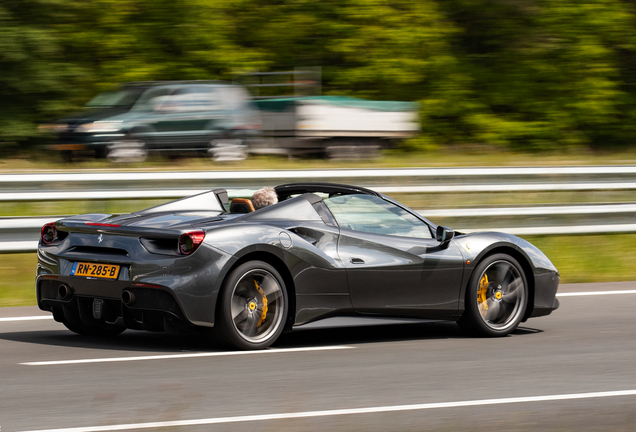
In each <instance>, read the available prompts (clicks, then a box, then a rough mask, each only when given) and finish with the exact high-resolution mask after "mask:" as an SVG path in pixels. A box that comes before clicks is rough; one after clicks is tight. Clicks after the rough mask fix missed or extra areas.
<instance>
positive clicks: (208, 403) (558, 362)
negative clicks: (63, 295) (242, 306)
mask: <svg viewBox="0 0 636 432" xmlns="http://www.w3.org/2000/svg"><path fill="white" fill-rule="evenodd" d="M634 289H636V283H621V284H585V285H578V284H577V285H564V286H562V287H561V288H560V290H559V292H561V293H568V292H570V293H572V292H588V293H590V292H592V293H593V292H598V291H616V290H632V291H633V290H634ZM560 301H561V308H560V309H559V310H557V311H556V312H554V313H553V315H551V316H548V317H544V318H538V319H533V320H529V321H528V322H527V323H525V324H524V325H523V326H522V327H521V328H520V329H519V330H518V331H517V332H516V333H514V334H513V335H511V336H509V337H506V338H502V339H473V338H467V337H465V336H464V335H463V334H462V333H461V332H460V331H459V329H458V328H457V327H456V325H455V324H452V323H436V324H422V325H393V326H384V327H363V328H350V329H330V330H307V331H304V332H297V333H293V334H289V335H286V336H284V337H283V338H282V339H281V340H280V341H279V342H278V343H277V344H276V346H275V347H274V349H278V350H281V352H268V353H260V354H249V355H245V354H240V355H233V353H231V352H230V353H228V352H220V350H219V349H218V348H216V347H210V346H209V345H207V344H206V343H204V342H202V341H201V340H200V339H198V338H197V337H196V336H186V337H184V336H173V335H165V334H153V333H146V332H135V331H126V332H124V333H123V334H122V335H120V336H118V337H117V338H113V339H108V340H94V339H89V338H85V337H82V336H77V335H74V334H72V333H70V332H69V331H67V330H66V329H65V328H64V327H63V326H61V325H60V324H58V323H55V322H54V321H52V320H47V319H44V320H25V321H0V352H2V355H1V356H0V390H1V392H0V427H1V430H2V432H7V431H26V430H43V429H58V428H69V427H81V426H101V425H117V424H132V423H137V424H139V423H147V422H167V421H175V420H178V421H183V422H184V424H189V423H188V422H189V421H190V420H196V419H208V423H210V422H211V421H210V419H211V420H216V421H218V419H220V418H224V417H229V416H240V417H241V418H240V419H236V420H237V421H233V422H230V423H222V424H204V425H198V426H197V425H192V426H185V425H183V424H182V425H180V426H178V427H172V428H170V427H159V426H161V425H163V424H165V423H163V424H158V425H155V426H156V427H153V428H150V429H149V430H165V431H172V430H184V431H208V430H214V431H236V430H239V431H243V430H245V431H247V430H254V429H258V430H262V431H275V430H276V431H278V430H285V431H287V430H289V431H294V430H303V431H305V430H310V431H314V430H315V431H323V430H329V429H337V430H344V431H358V430H365V431H387V430H396V431H407V430H408V431H410V430H413V431H420V430H442V431H446V430H448V431H450V430H476V431H486V430H493V429H497V430H508V431H511V430H512V431H535V430H552V431H567V430H612V431H621V430H625V431H628V430H633V429H634V428H635V427H636V410H635V409H634V408H635V407H636V395H622V396H612V395H609V396H608V397H602V398H600V397H594V398H590V397H586V398H583V399H563V398H560V399H557V400H540V401H521V402H514V401H513V402H514V403H507V402H511V400H510V398H524V397H530V396H548V395H572V394H579V393H588V392H615V391H621V390H636V373H634V364H636V362H635V360H636V337H635V336H634V329H636V315H635V314H634V310H635V309H636V294H634V293H631V294H607V295H590V296H571V297H565V296H563V297H561V298H560ZM20 315H21V316H31V315H41V313H40V312H39V311H38V310H37V309H36V308H4V309H0V319H1V318H6V317H9V316H11V317H15V316H20ZM322 347H324V348H327V349H325V350H322V349H320V348H322ZM304 348H313V349H314V350H313V351H302V350H299V349H304ZM335 348H340V349H335ZM196 353H205V354H206V356H205V357H192V356H189V355H190V354H196ZM214 354H223V355H214ZM158 355H172V356H179V357H177V358H164V359H153V360H150V359H138V360H135V361H116V362H112V361H111V362H95V363H80V364H55V365H25V364H23V363H28V362H45V361H58V360H81V359H92V360H99V359H113V358H122V357H142V358H143V357H147V356H158ZM184 355H185V356H184ZM495 398H496V399H503V400H502V401H499V402H497V403H492V404H489V405H476V402H474V401H478V402H479V401H482V402H479V403H483V401H484V400H486V399H495ZM462 401H473V402H471V403H469V404H468V406H455V405H457V404H453V403H454V402H462ZM443 402H449V403H451V404H450V405H451V406H450V407H443V408H441V407H435V406H430V405H426V407H424V408H422V407H420V408H418V409H409V410H405V411H399V412H390V411H389V412H387V410H389V409H392V407H395V406H398V405H413V404H435V403H443ZM355 408H373V409H375V412H365V413H357V414H356V413H350V412H344V413H340V414H338V415H331V416H324V415H314V414H308V416H307V417H305V418H292V419H281V418H273V419H262V418H261V419H254V418H251V419H250V418H245V416H258V415H262V414H281V413H299V412H311V411H316V410H350V409H355ZM371 411H373V410H371ZM248 420H252V421H248ZM147 430H148V429H147Z"/></svg>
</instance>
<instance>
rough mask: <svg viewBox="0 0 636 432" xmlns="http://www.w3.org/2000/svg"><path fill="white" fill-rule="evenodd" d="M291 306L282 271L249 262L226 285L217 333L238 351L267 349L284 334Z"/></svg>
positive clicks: (234, 272)
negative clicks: (281, 274)
mask: <svg viewBox="0 0 636 432" xmlns="http://www.w3.org/2000/svg"><path fill="white" fill-rule="evenodd" d="M288 305H289V300H288V298H287V289H286V287H285V282H284V281H283V278H282V277H281V276H280V274H279V273H278V271H276V269H275V268H274V267H273V266H271V265H269V264H267V263H266V262H263V261H249V262H246V263H244V264H241V265H240V266H238V267H237V268H236V269H234V270H233V271H232V273H230V275H229V276H228V277H227V278H226V279H225V281H224V283H223V287H222V289H221V293H220V299H219V302H218V309H217V314H216V320H215V321H216V322H215V327H214V333H215V334H216V336H217V337H218V338H219V339H221V340H222V341H223V342H224V343H226V344H228V345H230V346H232V347H235V348H238V349H242V350H257V349H263V348H267V347H268V346H270V345H271V344H272V343H274V342H275V341H276V339H278V337H279V336H280V334H281V333H282V332H283V328H284V326H285V322H286V319H287V310H288Z"/></svg>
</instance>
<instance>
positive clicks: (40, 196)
mask: <svg viewBox="0 0 636 432" xmlns="http://www.w3.org/2000/svg"><path fill="white" fill-rule="evenodd" d="M537 177H538V178H540V179H541V180H543V181H540V182H537V181H536V180H537ZM546 177H547V180H548V181H545V180H546ZM503 179H506V181H505V182H502V181H501V180H503ZM593 180H596V181H593ZM276 181H280V182H292V181H327V182H329V181H346V182H349V183H354V184H359V185H367V186H368V187H370V188H372V189H374V190H377V191H378V192H382V193H385V194H389V195H390V194H396V193H461V192H530V191H534V192H550V191H583V190H585V191H606V190H636V166H578V167H503V168H483V167H479V168H403V169H335V170H267V171H240V172H237V171H187V172H155V171H152V172H148V171H146V172H119V171H108V172H75V173H73V172H71V173H68V172H53V173H37V174H2V175H0V202H25V201H39V200H47V201H52V200H106V199H141V198H146V199H149V198H154V199H175V198H180V197H184V196H188V195H193V194H195V193H200V192H203V191H206V190H208V189H209V188H212V187H215V186H217V185H224V184H226V185H227V188H228V192H229V195H230V196H231V197H232V196H247V195H251V193H252V192H253V190H254V189H253V187H259V186H260V185H263V184H276ZM202 182H203V184H202ZM440 182H444V183H440ZM165 183H167V184H168V186H175V187H174V188H170V187H168V188H166V187H161V186H162V185H163V184H165ZM184 183H185V184H184ZM210 183H212V184H210ZM392 183H396V184H392ZM431 183H432V184H431ZM124 184H125V185H126V187H127V189H125V190H121V187H122V185H124ZM192 184H196V186H195V187H191V186H190V185H192ZM370 184H377V185H378V186H372V185H371V186H369V185H370ZM50 185H51V186H55V187H57V188H56V189H55V190H50V191H46V190H43V188H45V187H48V186H50ZM203 185H204V186H205V187H207V189H204V188H200V186H203ZM149 186H154V187H155V188H150V187H149ZM179 186H185V187H179ZM188 186H190V187H188ZM109 187H110V189H108V188H109ZM60 189H62V190H60ZM421 212H422V214H424V215H425V216H426V217H428V218H445V217H448V218H461V217H523V216H541V217H557V218H558V217H559V215H596V214H598V215H600V214H617V215H620V214H626V215H627V214H629V213H636V203H615V204H590V205H551V206H540V207H499V208H492V207H487V208H459V209H427V210H421ZM61 217H63V216H50V217H38V218H0V253H1V252H18V251H33V250H35V248H36V245H37V240H36V239H37V237H38V234H39V229H40V227H41V226H42V225H43V224H44V223H46V222H50V221H52V220H56V219H59V218H61ZM587 222H589V221H587ZM622 222H623V221H620V222H618V221H617V223H612V224H607V223H605V224H599V225H594V224H588V223H584V224H580V225H576V226H562V225H558V224H556V225H554V224H550V223H549V221H548V222H547V223H545V225H548V226H540V227H538V226H537V227H535V226H516V227H502V228H496V229H495V228H487V229H480V230H478V229H473V228H467V229H461V228H459V229H458V230H459V231H463V232H474V231H502V232H508V233H511V234H517V235H541V234H592V233H615V232H636V224H630V223H622ZM515 224H516V223H515ZM517 225H523V223H519V224H517Z"/></svg>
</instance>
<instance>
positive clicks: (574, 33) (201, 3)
mask: <svg viewBox="0 0 636 432" xmlns="http://www.w3.org/2000/svg"><path fill="white" fill-rule="evenodd" d="M634 8H635V5H634V2H630V1H627V0H418V1H412V0H393V1H387V0H325V1H319V2H317V1H315V0H293V1H292V0H273V1H272V0H94V1H85V0H0V101H1V102H0V146H1V145H2V144H1V143H2V142H9V141H21V140H25V139H27V138H29V137H33V136H34V135H36V134H37V124H38V123H40V122H43V121H47V120H52V119H54V118H55V117H57V116H60V115H62V114H63V113H65V112H68V111H69V110H71V109H76V108H77V107H79V106H81V105H82V103H83V102H85V101H86V100H88V99H89V98H90V97H91V96H93V95H94V94H95V93H97V92H98V91H101V90H104V89H107V88H109V87H111V86H112V85H114V84H116V83H121V82H126V81H137V80H166V79H218V78H221V79H232V77H233V76H235V75H236V74H237V73H240V72H246V71H257V70H260V71H274V70H291V69H294V68H303V67H321V68H322V76H323V83H322V84H323V93H326V94H340V95H352V96H359V97H365V98H374V99H384V100H417V101H420V103H421V107H422V108H421V119H422V135H421V137H420V138H418V139H416V140H412V141H411V142H410V143H408V145H409V146H410V147H412V148H416V149H417V148H427V147H428V146H430V145H437V144H446V143H453V144H470V145H474V144H478V145H481V144H486V145H490V146H492V145H495V146H497V145H499V146H505V147H511V148H518V149H528V150H541V149H552V148H569V147H577V146H591V147H594V148H602V147H609V146H621V145H623V146H626V145H629V144H630V143H631V142H632V141H633V140H634V139H635V138H636V128H635V127H634V126H633V125H634V123H635V122H634V120H635V117H636V116H635V113H636V40H635V38H634V37H635V35H636V31H635V30H636V11H635V9H634Z"/></svg>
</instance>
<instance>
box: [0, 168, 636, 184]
mask: <svg viewBox="0 0 636 432" xmlns="http://www.w3.org/2000/svg"><path fill="white" fill-rule="evenodd" d="M608 174H614V175H617V174H632V175H636V166H632V165H621V166H572V167H489V168H483V167H476V168H396V169H329V170H265V171H256V170H254V171H252V170H248V171H171V172H159V171H151V172H148V171H146V172H123V171H122V172H119V171H108V172H88V173H85V172H60V173H57V172H52V173H37V174H26V173H21V174H0V183H40V182H45V183H52V182H113V181H114V182H131V181H133V182H134V181H157V180H168V181H173V180H221V181H223V180H271V179H287V180H296V179H300V178H302V179H314V180H317V179H318V180H325V181H328V180H329V179H333V178H363V177H370V178H378V179H385V178H395V177H409V178H416V177H436V178H437V177H475V176H478V177H490V178H498V177H501V176H537V175H549V176H554V175H570V176H571V175H608Z"/></svg>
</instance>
